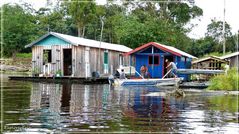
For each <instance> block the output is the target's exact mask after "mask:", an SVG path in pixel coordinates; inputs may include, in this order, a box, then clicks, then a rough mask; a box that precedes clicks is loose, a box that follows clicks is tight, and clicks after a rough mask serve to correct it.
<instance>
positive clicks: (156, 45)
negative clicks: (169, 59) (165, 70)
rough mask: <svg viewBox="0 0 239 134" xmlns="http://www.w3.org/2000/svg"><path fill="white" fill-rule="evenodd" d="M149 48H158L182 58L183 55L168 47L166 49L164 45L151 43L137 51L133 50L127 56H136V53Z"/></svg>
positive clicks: (138, 48)
mask: <svg viewBox="0 0 239 134" xmlns="http://www.w3.org/2000/svg"><path fill="white" fill-rule="evenodd" d="M149 46H154V47H156V48H159V49H160V50H163V51H165V52H169V53H171V54H174V55H176V56H182V54H180V53H177V52H175V51H172V50H170V49H168V48H166V47H164V46H162V45H160V44H158V43H156V42H149V43H147V44H144V45H142V46H140V47H137V48H136V49H134V50H132V51H130V52H128V53H126V55H131V54H134V53H136V52H138V51H140V50H142V49H144V48H147V47H149Z"/></svg>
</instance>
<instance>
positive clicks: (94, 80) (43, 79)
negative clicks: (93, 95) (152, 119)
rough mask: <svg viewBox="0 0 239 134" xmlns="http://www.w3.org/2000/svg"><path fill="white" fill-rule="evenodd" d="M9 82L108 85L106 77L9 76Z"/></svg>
mask: <svg viewBox="0 0 239 134" xmlns="http://www.w3.org/2000/svg"><path fill="white" fill-rule="evenodd" d="M8 78H9V79H10V80H21V81H32V82H51V83H52V82H53V83H63V82H69V83H80V84H108V83H109V81H108V77H99V78H94V77H88V78H85V77H71V76H62V77H32V76H9V77H8Z"/></svg>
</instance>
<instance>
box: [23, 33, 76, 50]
mask: <svg viewBox="0 0 239 134" xmlns="http://www.w3.org/2000/svg"><path fill="white" fill-rule="evenodd" d="M50 35H52V36H55V37H57V38H59V39H62V40H64V41H66V42H68V43H69V44H72V45H78V44H75V43H74V42H71V41H70V40H67V39H65V38H62V37H61V36H59V35H57V34H55V33H53V32H49V33H47V34H45V35H43V36H42V37H40V38H39V39H38V40H36V41H34V42H32V43H30V44H28V45H26V46H25V48H28V47H32V46H34V45H36V44H37V43H38V42H40V41H41V40H44V39H45V38H47V37H48V36H50Z"/></svg>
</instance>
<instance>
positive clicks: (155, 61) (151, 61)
mask: <svg viewBox="0 0 239 134" xmlns="http://www.w3.org/2000/svg"><path fill="white" fill-rule="evenodd" d="M149 65H159V56H153V55H150V56H149Z"/></svg>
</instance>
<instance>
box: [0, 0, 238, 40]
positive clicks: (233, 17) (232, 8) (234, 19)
mask: <svg viewBox="0 0 239 134" xmlns="http://www.w3.org/2000/svg"><path fill="white" fill-rule="evenodd" d="M97 1H98V2H99V3H105V1H106V0H97ZM225 1H226V4H225V7H226V15H225V20H226V21H227V23H229V25H230V26H231V28H232V33H233V34H234V33H236V32H237V31H238V30H239V0H225ZM9 2H17V3H22V2H27V3H30V4H32V5H33V6H34V8H36V9H38V8H40V7H45V6H46V0H1V1H0V5H2V4H3V3H9ZM195 4H196V5H197V6H199V7H200V8H202V9H203V16H202V17H200V18H198V19H195V20H193V21H192V22H191V23H193V24H197V26H196V27H195V28H194V29H193V30H192V32H191V33H189V36H190V37H192V38H200V37H203V36H204V35H205V32H206V30H207V25H208V24H209V23H210V22H211V19H216V20H221V21H223V8H224V0H195ZM199 19H200V21H199Z"/></svg>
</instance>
